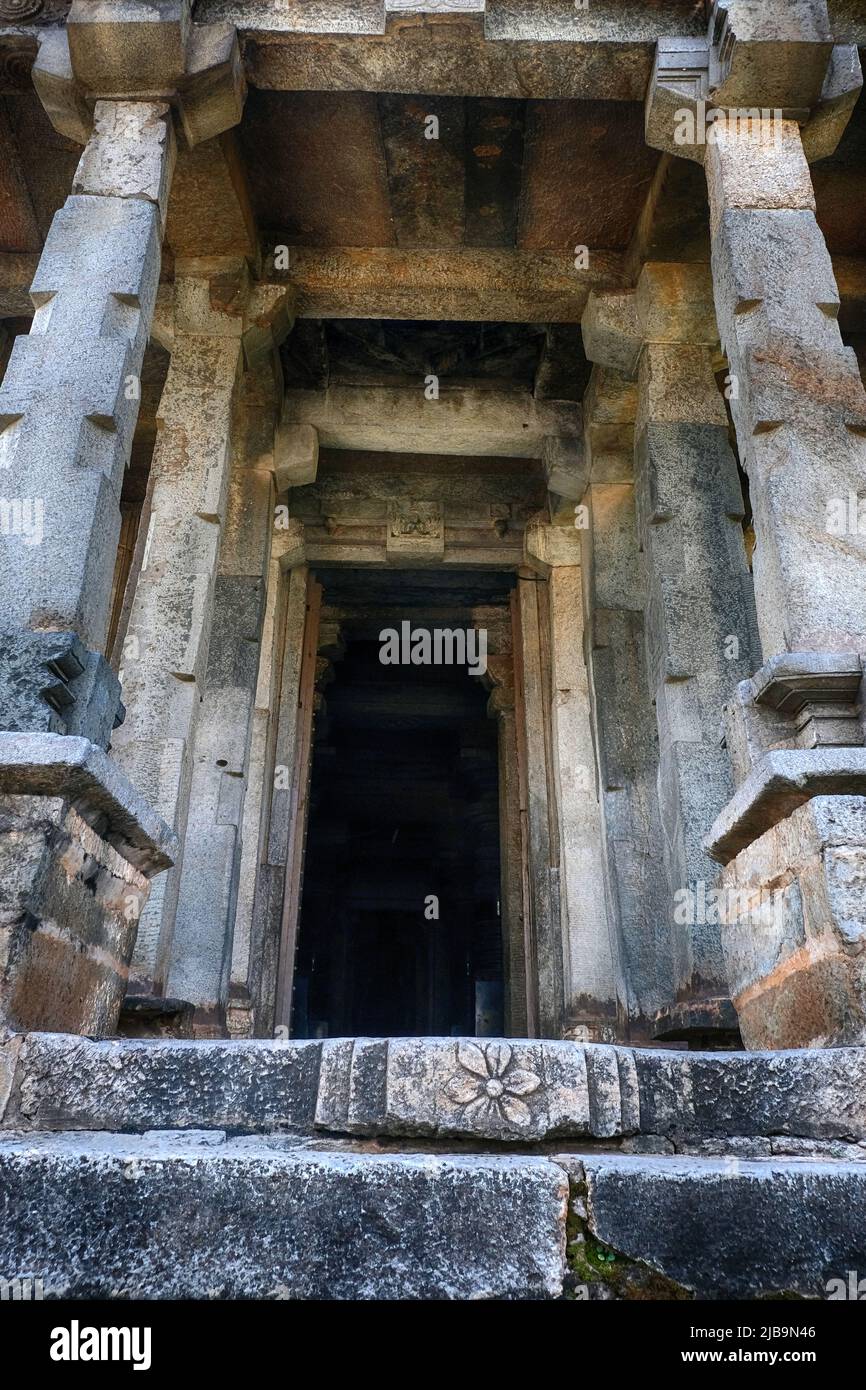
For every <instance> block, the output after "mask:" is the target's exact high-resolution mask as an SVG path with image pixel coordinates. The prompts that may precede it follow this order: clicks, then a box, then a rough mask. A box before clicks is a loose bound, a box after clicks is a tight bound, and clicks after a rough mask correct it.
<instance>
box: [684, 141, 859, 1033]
mask: <svg viewBox="0 0 866 1390" xmlns="http://www.w3.org/2000/svg"><path fill="white" fill-rule="evenodd" d="M706 167H707V179H708V184H709V190H710V207H711V220H712V235H713V278H714V284H715V289H716V302H717V305H718V313H719V326H720V329H721V332H722V341H723V344H724V347H725V350H726V352H727V354H728V358H729V361H730V365H731V371H732V374H733V377H734V379H735V380H736V381H737V382H738V384H739V394H738V398H737V399H736V400H735V401H733V402H732V411H733V415H734V420H735V422H736V426H737V437H738V440H739V442H740V450H741V454H742V458H743V462H744V465H745V467H746V469H747V471H748V474H749V482H750V487H751V496H752V504H753V509H754V517H755V534H756V542H757V543H756V548H755V559H754V566H755V586H756V597H757V605H758V620H759V624H760V633H761V645H762V651H763V664H762V666H761V667H760V669H759V670H758V671H757V672H756V673H755V674H754V675H753V676H752V677H751V679H749V680H746V681H744V682H743V684H742V685H741V686H740V687H739V689H738V690H737V692H736V697H735V699H734V700H733V701H732V702H731V705H730V706H729V708H728V710H727V711H726V722H727V726H728V742H729V746H730V750H731V754H732V758H733V761H734V769H735V772H736V774H737V777H738V780H741V781H743V782H744V785H743V787H742V788H741V791H740V798H741V802H742V804H741V805H739V809H737V807H736V806H735V805H734V803H732V804H731V806H729V807H728V808H727V812H726V816H725V818H724V824H721V825H720V826H719V827H717V830H716V833H715V834H714V837H713V845H714V850H715V852H716V853H717V855H718V856H719V857H721V858H723V859H724V858H726V857H727V853H728V849H729V847H730V824H729V823H730V821H731V819H732V818H733V817H738V818H739V819H740V820H743V819H745V818H748V822H749V837H748V838H749V843H748V847H745V846H744V847H743V848H742V850H741V851H740V853H739V854H737V855H735V856H734V857H733V859H732V861H731V862H730V863H729V865H728V868H727V870H726V872H725V876H724V883H725V886H726V888H727V889H728V891H729V893H730V894H731V896H732V897H736V898H737V899H738V902H737V911H736V912H735V913H733V914H732V920H731V922H730V924H729V931H728V937H729V955H730V959H731V966H732V972H733V985H734V989H735V993H736V998H737V1001H738V1007H739V1011H740V1017H741V1020H742V1021H743V1027H744V1033H745V1036H746V1037H747V1039H748V1040H749V1042H750V1044H751V1045H753V1046H795V1045H802V1044H807V1043H809V1044H813V1043H816V1042H822V1041H826V1042H836V1043H844V1042H855V1041H856V1042H859V1043H862V1042H864V1041H866V966H864V964H863V955H862V949H861V946H862V940H863V937H864V936H866V836H864V832H866V798H864V795H863V793H866V749H864V747H863V741H864V740H863V733H864V725H863V716H862V688H863V687H862V677H861V672H862V661H863V656H864V654H866V530H861V529H860V525H859V521H858V515H859V513H858V507H859V496H860V493H861V492H862V489H863V479H864V477H866V437H864V436H866V393H864V390H863V384H862V380H861V377H860V373H859V369H858V365H857V360H856V357H855V354H854V352H853V350H852V349H850V348H845V347H843V345H842V339H841V335H840V332H839V325H838V322H837V317H836V316H837V313H838V308H839V294H838V290H837V288H836V282H835V280H834V277H833V271H832V268H831V264H830V256H829V253H828V251H827V248H826V245H825V243H824V238H823V236H822V235H821V231H820V229H819V227H818V224H817V222H816V220H815V212H814V206H815V204H814V195H813V191H812V184H811V179H810V177H809V170H808V166H807V163H806V158H805V155H804V152H803V146H802V141H801V137H800V132H799V129H798V127H797V126H796V125H795V124H794V123H793V122H790V121H781V122H779V129H778V131H777V132H776V137H775V138H774V139H771V140H769V141H767V140H764V139H762V138H761V137H760V134H759V135H758V138H755V135H754V133H751V134H750V133H749V132H738V131H734V132H731V131H727V130H725V131H722V132H721V133H720V138H719V140H718V142H717V143H716V144H715V145H714V146H713V147H712V149H711V150H709V151H708V156H707V165H706ZM851 498H854V499H855V501H854V505H853V510H852V506H851V501H850V499H851ZM828 773H829V774H830V775H829V776H828ZM769 782H773V783H774V784H775V785H774V787H773V789H772V790H768V783H769ZM794 789H796V790H794ZM822 792H824V793H836V795H832V796H829V797H828V796H825V795H820V793H822ZM792 793H793V795H792ZM811 797H815V798H816V800H815V801H814V802H812V803H810V806H809V807H803V808H802V809H801V810H800V811H798V812H796V813H795V814H793V815H790V817H789V816H788V813H789V812H790V811H791V810H792V809H793V806H794V805H796V803H797V802H802V801H806V800H807V799H809V798H811ZM784 880H787V882H786V883H785V886H784V887H776V886H774V885H777V884H781V883H782V882H783V881H784ZM858 898H859V904H858V901H857V899H858Z"/></svg>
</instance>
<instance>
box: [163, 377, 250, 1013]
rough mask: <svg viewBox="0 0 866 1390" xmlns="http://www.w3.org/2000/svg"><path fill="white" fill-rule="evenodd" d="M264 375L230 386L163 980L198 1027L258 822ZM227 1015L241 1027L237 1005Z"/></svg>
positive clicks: (227, 942)
mask: <svg viewBox="0 0 866 1390" xmlns="http://www.w3.org/2000/svg"><path fill="white" fill-rule="evenodd" d="M260 375H261V373H256V374H255V375H254V374H252V373H248V374H247V375H246V376H245V377H244V379H243V383H242V386H241V389H240V390H239V392H238V401H237V409H236V413H235V423H234V438H235V448H234V449H233V457H232V468H231V478H230V483H229V492H228V498H227V506H226V520H225V524H224V527H223V536H222V544H221V547H220V555H219V566H218V573H217V576H216V580H215V586H214V604H213V611H214V616H213V624H212V636H211V641H210V645H209V650H208V664H207V673H206V677H205V682H204V688H203V700H202V704H201V711H200V715H199V719H198V721H197V723H196V729H195V740H194V752H193V773H192V783H191V793H190V813H189V817H188V820H187V828H186V838H185V846H184V862H183V870H182V874H181V882H180V889H179V895H178V905H177V916H176V920H175V927H174V932H173V936H172V949H171V957H170V962H169V975H168V981H167V992H168V994H169V995H171V996H173V997H178V998H182V999H187V1000H190V1001H191V1002H192V1003H193V1004H194V1005H195V1008H196V1012H197V1018H196V1032H197V1034H198V1035H203V1034H205V1033H208V1032H209V1033H217V1034H220V1035H221V1034H222V1033H223V1032H224V1030H225V1026H226V1008H227V1005H228V1002H229V992H230V977H231V973H232V959H233V939H234V932H235V922H236V916H237V907H238V901H239V893H240V871H241V856H242V849H243V844H242V833H243V829H244V827H245V824H246V833H247V834H249V835H251V836H252V837H253V845H252V848H253V850H256V849H257V848H258V834H257V826H255V825H254V824H253V823H251V822H247V821H246V816H245V809H246V797H247V794H248V792H250V791H251V792H252V796H253V800H254V803H256V804H258V803H259V802H260V799H261V797H262V795H263V791H264V788H263V787H262V786H261V785H260V784H259V783H258V781H257V780H256V784H255V785H253V780H252V779H259V778H261V777H263V776H264V775H265V774H264V768H263V767H262V766H261V764H260V761H259V757H258V754H257V749H258V733H259V730H258V729H257V728H256V721H255V719H254V706H255V702H256V690H257V686H258V668H259V648H260V641H261V632H262V623H263V614H264V605H265V601H266V583H267V571H268V564H269V559H270V549H271V540H272V537H273V520H274V513H273V501H272V493H273V483H272V476H271V471H270V467H269V466H268V465H269V464H270V463H271V460H270V459H269V458H268V457H267V456H265V457H262V455H261V453H260V452H259V449H258V447H257V443H258V440H259V435H260V434H262V435H263V436H264V439H263V440H262V442H266V440H267V434H268V432H269V433H270V436H271V438H272V437H273V419H274V413H273V410H269V409H268V404H269V402H268V401H267V400H266V399H263V398H262V392H261V391H260V390H258V389H257V388H258V387H259V386H260V382H259V381H258V380H256V377H258V376H260ZM269 424H270V431H268V425H269ZM247 886H248V888H249V885H247ZM250 906H251V904H250ZM243 983H244V985H246V984H247V977H246V976H244V981H243ZM233 993H234V1002H235V1006H236V1007H237V1006H238V1005H239V1004H240V1003H241V1002H243V1003H245V1004H246V1005H247V1006H248V1007H249V1008H250V1009H251V1008H252V1000H251V998H250V996H249V992H248V990H243V991H233ZM250 1022H254V1018H251V1019H250ZM233 1023H234V1027H235V1029H237V1028H238V1024H239V1020H238V1018H237V1017H236V1018H235V1019H234V1020H233Z"/></svg>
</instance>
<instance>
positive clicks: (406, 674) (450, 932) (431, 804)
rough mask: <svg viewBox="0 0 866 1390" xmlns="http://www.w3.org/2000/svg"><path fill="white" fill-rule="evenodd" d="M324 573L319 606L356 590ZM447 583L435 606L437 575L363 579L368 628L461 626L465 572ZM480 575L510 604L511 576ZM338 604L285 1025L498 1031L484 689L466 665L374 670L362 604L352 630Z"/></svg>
mask: <svg viewBox="0 0 866 1390" xmlns="http://www.w3.org/2000/svg"><path fill="white" fill-rule="evenodd" d="M319 578H320V579H323V578H324V579H325V593H324V598H325V602H326V603H327V602H328V600H329V599H331V600H334V599H335V598H336V599H338V600H339V599H340V598H341V597H342V595H343V593H345V595H346V596H347V597H349V598H351V596H352V595H353V593H354V595H355V597H356V599H357V598H358V593H357V586H353V585H352V584H347V583H346V578H345V576H334V583H333V586H329V585H328V583H327V577H326V576H324V577H323V576H321V575H320V576H319ZM356 578H357V581H358V583H360V584H361V586H363V578H362V576H360V575H356ZM449 579H450V581H451V583H450V587H449V590H448V593H447V602H448V608H447V610H446V609H443V608H441V607H435V608H433V607H431V605H430V599H431V597H432V596H434V595H433V592H432V591H431V590H430V589H429V588H428V586H429V585H431V584H433V583H434V582H435V580H436V576H435V575H433V574H431V575H429V576H425V575H421V576H419V575H417V574H416V575H411V576H410V575H409V574H408V573H407V575H406V579H405V588H404V589H403V590H402V591H401V589H400V582H401V581H400V580H399V578H398V577H396V576H394V575H393V574H388V575H382V574H381V572H380V575H379V576H378V578H376V579H374V578H373V577H372V576H371V577H370V579H369V580H368V583H372V584H373V585H375V586H376V599H377V600H378V601H379V603H381V604H382V606H381V607H378V608H377V623H379V622H381V624H382V626H383V627H388V626H394V627H396V628H397V629H399V626H400V622H401V621H402V620H404V619H406V618H409V619H410V620H411V622H412V626H413V629H415V630H417V629H418V628H423V627H425V626H427V627H433V626H444V625H446V621H445V620H444V619H443V618H442V617H441V615H442V614H443V613H445V612H447V626H449V627H451V628H454V627H457V626H458V625H459V626H462V627H464V628H465V627H469V626H471V625H472V622H473V611H472V607H471V606H470V605H469V604H468V603H466V604H465V606H464V605H463V604H462V603H461V600H466V599H468V598H469V597H470V593H471V589H472V581H471V579H470V581H469V584H468V587H467V584H466V583H465V582H462V583H458V584H457V585H455V584H454V577H453V576H449ZM478 580H479V583H481V584H483V585H485V586H486V587H487V589H488V590H489V589H490V587H491V584H494V587H495V589H496V594H497V596H498V597H499V598H500V599H502V601H503V602H504V600H505V599H506V598H507V585H508V583H509V582H510V581H509V580H507V579H504V578H503V577H502V576H489V577H487V576H478ZM395 585H396V586H397V587H396V589H395ZM398 594H399V596H400V602H399V604H395V603H394V599H395V598H396V597H397V595H398ZM491 596H492V595H491V594H489V593H487V594H483V595H482V598H483V601H484V602H485V603H489V602H490V598H491ZM442 597H443V595H441V594H439V595H438V598H439V602H440V604H441V601H442ZM494 601H495V597H494ZM392 605H393V606H392ZM340 611H341V613H342V614H343V615H344V621H343V630H344V632H346V634H347V639H348V640H346V642H345V649H344V652H343V654H342V655H341V657H340V659H339V660H337V661H335V662H334V666H333V680H332V682H331V683H330V684H329V685H327V687H326V689H325V692H324V702H323V705H322V708H321V709H320V712H319V715H318V717H317V721H316V731H315V743H314V754H313V768H312V781H311V789H310V813H309V823H308V833H307V852H306V859H305V869H304V883H303V894H302V902H301V917H300V931H299V939H298V950H297V956H296V969H295V977H294V995H293V1010H292V1017H293V1025H292V1032H293V1034H294V1036H295V1037H334V1036H343V1035H359V1034H360V1035H364V1034H367V1035H371V1034H372V1035H385V1036H423V1035H440V1036H441V1035H443V1034H444V1035H467V1034H470V1035H471V1034H476V1035H496V1034H497V1033H501V1031H502V1028H503V1018H502V942H501V930H500V918H499V901H498V899H499V811H498V767H497V728H496V722H495V721H494V720H493V719H490V718H489V717H488V716H487V711H486V705H487V700H488V694H489V692H488V691H487V690H486V689H485V687H484V683H483V681H482V680H481V679H479V678H477V677H473V676H471V675H469V674H468V673H467V670H466V667H465V666H457V665H451V666H448V665H422V666H413V665H383V664H382V663H381V662H380V659H379V655H380V643H379V640H378V636H377V634H376V633H374V632H371V630H370V628H369V622H368V618H369V608H367V609H366V617H365V618H363V619H362V618H361V616H360V615H361V614H362V613H363V612H364V611H365V609H364V604H363V602H361V603H359V605H358V610H357V611H358V614H359V616H358V625H359V627H360V632H358V631H357V630H355V629H354V626H353V622H352V605H351V603H349V604H348V605H346V604H343V605H342V607H341V608H340Z"/></svg>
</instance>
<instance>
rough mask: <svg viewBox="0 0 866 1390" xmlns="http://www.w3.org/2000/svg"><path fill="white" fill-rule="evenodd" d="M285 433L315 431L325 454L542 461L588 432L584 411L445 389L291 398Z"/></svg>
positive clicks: (498, 393) (342, 391)
mask: <svg viewBox="0 0 866 1390" xmlns="http://www.w3.org/2000/svg"><path fill="white" fill-rule="evenodd" d="M282 421H283V425H285V426H290V425H292V426H298V425H307V426H312V428H313V429H314V430H316V431H317V433H318V440H319V444H320V445H321V447H322V448H323V449H363V450H373V451H379V452H386V453H393V452H398V453H414V454H468V455H474V456H475V457H484V458H491V457H499V458H541V457H542V454H543V452H544V445H545V440H546V439H547V438H549V437H550V436H566V437H569V438H571V437H573V436H574V435H575V434H576V433H579V431H580V429H581V413H580V406H579V405H576V404H572V403H570V402H565V401H536V400H535V398H534V397H533V396H532V395H531V394H530V392H528V391H521V390H517V389H515V390H507V389H501V388H500V389H496V390H491V391H487V390H482V389H477V388H473V387H465V388H463V387H453V388H452V387H443V388H442V389H441V390H440V392H439V396H438V398H437V399H428V397H427V395H426V393H425V383H424V381H423V380H421V381H419V382H418V385H417V387H412V386H402V387H384V386H382V387H352V386H338V387H331V388H329V389H328V390H326V391H287V392H286V396H285V402H284V405H283V413H282Z"/></svg>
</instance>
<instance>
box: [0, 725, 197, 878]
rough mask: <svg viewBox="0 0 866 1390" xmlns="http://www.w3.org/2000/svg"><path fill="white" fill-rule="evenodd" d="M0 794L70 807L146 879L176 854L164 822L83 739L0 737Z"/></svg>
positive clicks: (31, 736) (174, 842)
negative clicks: (59, 801) (60, 802)
mask: <svg viewBox="0 0 866 1390" xmlns="http://www.w3.org/2000/svg"><path fill="white" fill-rule="evenodd" d="M0 792H2V793H3V794H4V795H7V796H45V797H63V798H64V799H66V800H68V801H70V802H72V803H73V804H74V806H75V808H76V810H77V811H78V813H79V814H80V815H81V817H82V819H83V820H84V821H85V822H87V824H89V825H90V826H91V828H92V829H93V830H94V831H96V833H97V834H98V835H99V836H100V837H102V838H104V839H105V840H106V842H107V843H108V844H110V845H112V846H113V848H115V849H116V850H117V851H118V853H119V854H121V855H122V856H123V857H124V858H125V859H128V860H129V861H130V863H132V864H134V865H135V867H136V868H138V869H140V870H141V871H142V873H145V874H147V875H149V876H150V875H153V874H156V873H159V872H160V871H161V870H162V869H165V868H167V867H168V866H169V864H171V862H172V859H173V856H174V855H175V854H176V853H177V841H176V840H175V837H174V836H173V834H172V833H171V831H170V830H169V828H168V826H167V825H166V824H165V822H164V821H162V820H160V818H159V816H158V815H156V814H155V813H154V811H153V810H152V809H151V807H150V806H149V805H148V803H147V802H146V801H144V800H143V798H142V797H141V796H139V794H138V792H137V791H136V789H135V788H134V787H132V786H131V785H130V783H129V782H128V781H127V779H126V778H125V777H124V775H123V773H122V772H121V771H120V769H119V768H118V767H117V766H116V765H115V764H114V763H113V762H112V761H111V759H110V758H108V757H107V756H106V755H105V753H103V751H102V749H101V748H96V747H94V745H93V744H92V743H90V742H89V741H88V740H87V739H84V738H70V737H65V736H63V735H61V734H47V733H46V734H13V733H2V732H0Z"/></svg>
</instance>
